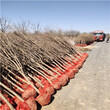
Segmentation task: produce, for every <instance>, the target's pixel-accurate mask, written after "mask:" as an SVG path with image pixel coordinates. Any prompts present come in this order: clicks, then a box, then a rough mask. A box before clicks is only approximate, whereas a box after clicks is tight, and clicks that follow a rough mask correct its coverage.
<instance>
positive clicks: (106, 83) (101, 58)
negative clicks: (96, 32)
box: [41, 41, 110, 110]
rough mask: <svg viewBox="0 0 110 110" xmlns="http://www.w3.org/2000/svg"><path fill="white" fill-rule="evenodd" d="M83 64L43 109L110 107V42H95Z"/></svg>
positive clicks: (98, 109)
mask: <svg viewBox="0 0 110 110" xmlns="http://www.w3.org/2000/svg"><path fill="white" fill-rule="evenodd" d="M92 46H93V47H94V46H95V47H97V48H92V51H90V52H88V53H89V57H88V59H87V60H86V62H85V63H84V65H83V68H81V69H80V70H79V72H78V73H77V74H76V75H75V78H74V79H71V80H70V82H69V83H68V85H67V86H65V87H63V88H62V89H61V90H59V91H57V93H56V94H55V95H54V100H53V101H52V103H51V104H50V105H47V106H44V107H42V108H41V110H110V43H106V42H105V41H104V42H96V43H94V44H92Z"/></svg>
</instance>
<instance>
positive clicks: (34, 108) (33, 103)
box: [26, 97, 37, 110]
mask: <svg viewBox="0 0 110 110" xmlns="http://www.w3.org/2000/svg"><path fill="white" fill-rule="evenodd" d="M26 103H27V104H28V106H29V108H30V110H37V103H36V101H35V98H34V97H30V98H29V99H28V100H26Z"/></svg>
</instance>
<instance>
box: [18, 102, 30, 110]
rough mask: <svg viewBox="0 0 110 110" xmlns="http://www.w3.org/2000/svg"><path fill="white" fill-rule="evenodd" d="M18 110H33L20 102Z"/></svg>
mask: <svg viewBox="0 0 110 110" xmlns="http://www.w3.org/2000/svg"><path fill="white" fill-rule="evenodd" d="M16 110H31V109H30V108H29V106H28V104H27V103H26V102H19V103H18V105H17V107H16Z"/></svg>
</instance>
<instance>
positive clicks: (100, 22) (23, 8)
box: [0, 0, 110, 33]
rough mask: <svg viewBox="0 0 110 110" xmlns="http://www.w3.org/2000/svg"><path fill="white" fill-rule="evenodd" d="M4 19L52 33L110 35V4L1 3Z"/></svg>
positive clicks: (79, 2) (71, 2) (91, 2)
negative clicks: (58, 31) (24, 22)
mask: <svg viewBox="0 0 110 110" xmlns="http://www.w3.org/2000/svg"><path fill="white" fill-rule="evenodd" d="M0 4H1V17H5V18H7V19H8V20H9V21H10V22H13V23H17V22H20V21H21V20H25V21H28V20H30V21H31V22H32V23H33V24H37V23H40V25H41V27H42V28H44V27H49V28H52V29H63V30H78V31H80V32H92V31H94V30H103V31H104V32H105V33H110V1H109V0H108V1H102V0H101V1H87V0H86V1H83V0H82V1H81V0H80V1H66V0H65V1H29V0H28V1H3V0H2V1H1V3H0Z"/></svg>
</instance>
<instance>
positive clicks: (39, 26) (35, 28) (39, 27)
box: [32, 23, 41, 34]
mask: <svg viewBox="0 0 110 110" xmlns="http://www.w3.org/2000/svg"><path fill="white" fill-rule="evenodd" d="M32 27H33V30H34V33H35V34H38V33H40V31H41V25H40V23H37V24H32Z"/></svg>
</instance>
